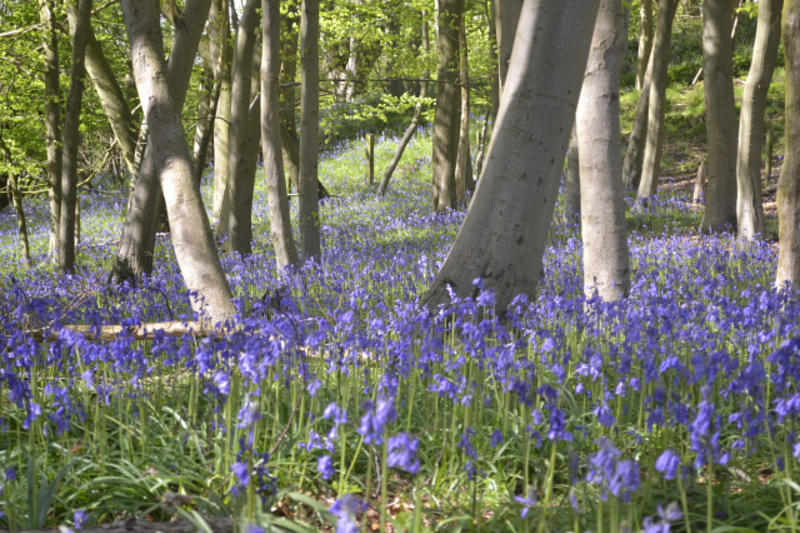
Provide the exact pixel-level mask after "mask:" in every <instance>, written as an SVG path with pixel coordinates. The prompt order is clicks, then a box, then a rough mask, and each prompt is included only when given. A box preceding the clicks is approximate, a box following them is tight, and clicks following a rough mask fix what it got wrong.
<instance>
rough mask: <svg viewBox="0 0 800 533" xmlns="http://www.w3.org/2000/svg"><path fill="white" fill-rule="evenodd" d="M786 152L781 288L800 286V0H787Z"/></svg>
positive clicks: (778, 276) (781, 204)
mask: <svg viewBox="0 0 800 533" xmlns="http://www.w3.org/2000/svg"><path fill="white" fill-rule="evenodd" d="M783 50H784V54H785V57H786V137H785V140H786V152H785V154H784V156H783V167H782V168H781V177H780V178H779V180H778V244H779V247H780V251H779V253H778V270H777V273H776V278H775V284H776V286H777V287H778V288H781V287H785V286H786V287H790V288H791V289H793V290H797V289H799V288H800V0H784V3H783Z"/></svg>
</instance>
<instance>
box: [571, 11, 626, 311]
mask: <svg viewBox="0 0 800 533" xmlns="http://www.w3.org/2000/svg"><path fill="white" fill-rule="evenodd" d="M627 36H628V10H627V8H623V6H622V0H600V7H599V9H598V12H597V21H596V22H595V27H594V34H593V36H592V45H591V50H590V52H589V60H588V64H587V66H586V74H585V76H584V78H583V86H582V88H581V96H580V100H579V101H578V109H577V112H576V115H575V130H576V133H577V137H578V156H579V160H580V181H581V191H580V195H581V238H582V240H583V291H584V294H585V295H586V297H587V298H591V297H592V296H594V295H595V293H596V294H597V295H598V296H599V297H600V298H601V299H602V300H604V301H614V300H618V299H620V298H624V297H625V296H627V295H628V291H629V290H630V284H631V281H630V261H629V259H628V231H627V228H626V226H625V202H624V201H623V186H622V151H621V146H620V133H619V83H620V74H621V73H622V61H623V59H624V56H625V47H626V44H627Z"/></svg>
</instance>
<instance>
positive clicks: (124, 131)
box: [67, 2, 136, 176]
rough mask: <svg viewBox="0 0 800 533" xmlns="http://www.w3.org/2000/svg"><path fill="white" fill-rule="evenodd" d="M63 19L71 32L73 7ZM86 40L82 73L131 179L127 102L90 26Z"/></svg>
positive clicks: (130, 123) (74, 19)
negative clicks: (99, 106) (88, 80)
mask: <svg viewBox="0 0 800 533" xmlns="http://www.w3.org/2000/svg"><path fill="white" fill-rule="evenodd" d="M67 18H68V19H69V26H70V31H72V32H74V31H75V25H76V24H77V12H76V11H75V6H74V5H73V4H71V3H69V2H67ZM86 39H87V43H86V72H88V73H89V77H90V78H91V79H92V84H93V85H94V89H95V91H97V96H98V97H99V98H100V105H101V107H102V108H103V113H104V114H105V116H106V118H108V122H109V124H110V125H111V131H112V132H113V133H114V139H116V141H117V144H119V147H120V150H121V151H122V158H123V160H124V161H125V166H126V167H127V169H128V172H130V174H131V176H133V175H134V173H135V169H134V165H133V160H134V155H135V153H136V131H135V130H134V127H133V119H132V118H131V110H130V107H129V106H128V101H127V100H126V99H125V95H123V94H122V89H121V88H120V86H119V83H117V79H116V78H115V77H114V72H113V71H112V70H111V65H109V64H108V60H107V59H106V57H105V55H104V54H103V50H102V48H100V43H98V42H97V38H96V37H95V35H94V30H93V29H92V27H91V24H90V25H89V28H88V34H87V35H86Z"/></svg>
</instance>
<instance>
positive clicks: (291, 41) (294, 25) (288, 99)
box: [280, 0, 300, 191]
mask: <svg viewBox="0 0 800 533" xmlns="http://www.w3.org/2000/svg"><path fill="white" fill-rule="evenodd" d="M297 8H298V2H297V1H296V0H292V1H291V2H290V3H289V5H288V6H287V11H286V15H285V16H283V17H281V30H282V31H281V92H280V105H281V153H282V155H283V164H284V170H285V173H286V175H287V176H288V178H289V182H290V183H291V185H292V187H294V189H295V190H296V191H299V190H300V185H299V183H298V176H299V173H300V140H299V139H298V137H297V120H296V113H295V104H296V103H297V98H296V95H295V92H296V87H295V80H296V78H297V38H298V27H299V25H300V17H299V15H298V12H297Z"/></svg>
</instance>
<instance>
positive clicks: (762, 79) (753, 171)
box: [736, 0, 783, 241]
mask: <svg viewBox="0 0 800 533" xmlns="http://www.w3.org/2000/svg"><path fill="white" fill-rule="evenodd" d="M782 9H783V0H761V1H760V2H759V3H758V26H757V28H756V39H755V44H754V45H753V59H752V60H751V62H750V72H748V74H747V81H746V82H745V85H744V95H743V96H742V111H741V115H740V117H739V145H738V154H737V157H736V184H737V195H736V215H737V222H738V228H739V233H738V236H739V239H740V240H743V241H752V240H753V239H755V238H756V236H757V235H760V234H761V233H763V232H764V207H763V205H762V203H761V145H762V137H763V135H764V110H765V109H766V106H767V91H768V89H769V84H770V81H771V80H772V71H773V70H774V69H775V61H776V59H777V57H778V44H779V43H780V36H781V10H782Z"/></svg>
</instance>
